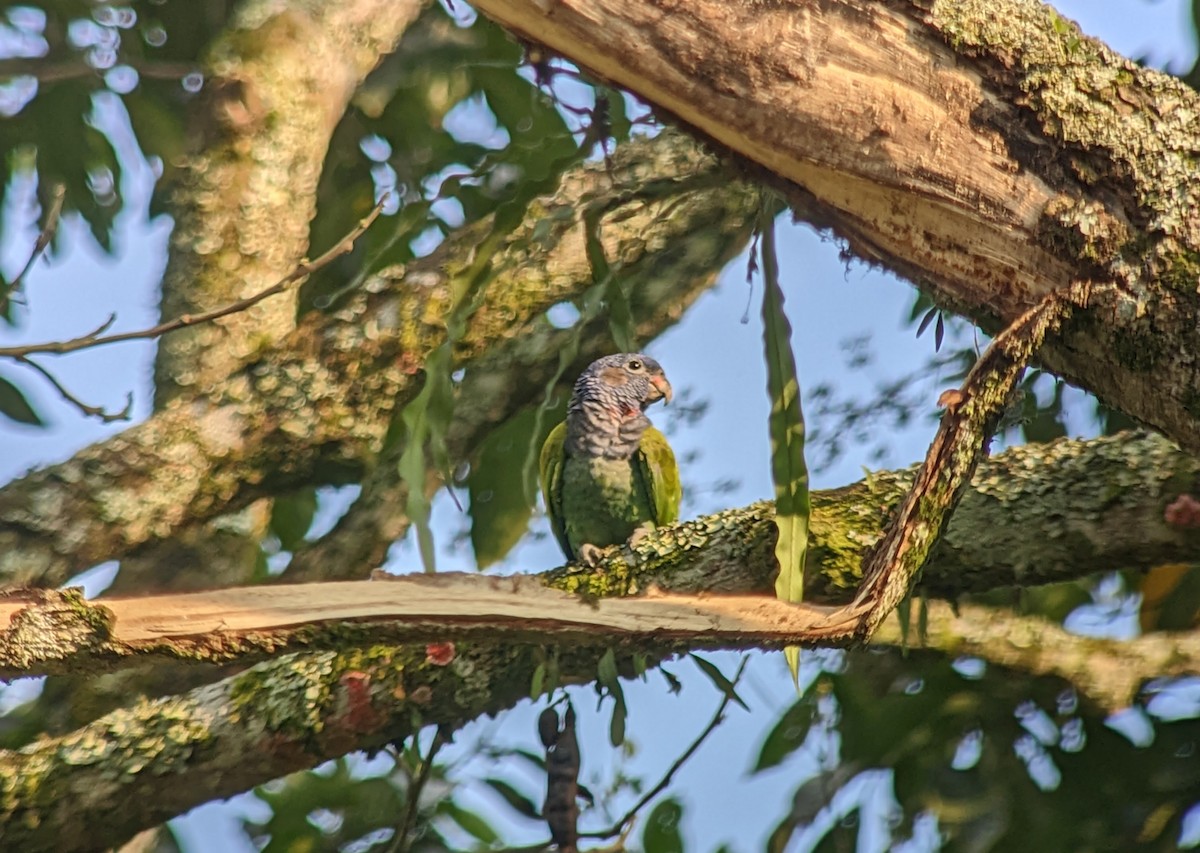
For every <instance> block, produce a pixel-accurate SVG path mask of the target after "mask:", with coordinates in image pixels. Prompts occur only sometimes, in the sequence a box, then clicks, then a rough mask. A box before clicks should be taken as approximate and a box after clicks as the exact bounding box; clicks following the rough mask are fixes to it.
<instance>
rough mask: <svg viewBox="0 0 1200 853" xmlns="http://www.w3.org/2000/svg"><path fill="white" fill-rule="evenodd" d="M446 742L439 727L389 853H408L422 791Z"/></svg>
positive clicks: (418, 773)
mask: <svg viewBox="0 0 1200 853" xmlns="http://www.w3.org/2000/svg"><path fill="white" fill-rule="evenodd" d="M413 737H416V735H414V736H413ZM446 741H447V738H446V737H445V736H444V734H443V732H442V727H441V726H438V728H437V731H435V732H434V733H433V743H431V744H429V752H428V753H426V755H425V760H424V761H422V762H421V769H420V770H418V771H417V778H416V779H415V780H414V781H413V783H412V785H411V786H410V787H409V789H408V805H407V806H405V808H404V817H403V819H402V820H401V821H400V824H399V825H398V826H397V827H396V836H395V837H394V838H393V839H392V843H391V846H390V847H388V853H408V849H409V846H408V834H409V833H410V832H412V828H413V825H414V824H415V823H416V822H417V805H418V803H419V801H420V799H421V791H422V790H424V788H425V784H426V783H427V782H428V781H429V775H430V773H431V772H432V771H433V759H434V758H436V757H437V754H438V751H439V750H440V749H441V748H442V745H443V744H445V743H446Z"/></svg>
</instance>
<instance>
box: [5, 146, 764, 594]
mask: <svg viewBox="0 0 1200 853" xmlns="http://www.w3.org/2000/svg"><path fill="white" fill-rule="evenodd" d="M646 174H652V175H654V179H653V180H652V181H651V182H650V184H649V185H646V184H645V183H644V176H645V175H646ZM718 174H720V175H723V174H724V173H723V172H721V171H720V168H719V166H718V165H717V164H716V163H715V161H713V160H712V159H711V158H709V157H707V156H705V155H702V154H701V153H700V152H699V151H698V149H697V148H696V147H695V146H694V145H693V144H691V143H689V142H687V141H685V140H683V139H681V138H679V137H677V136H673V135H666V136H662V137H659V138H657V139H655V140H640V141H638V142H636V143H633V144H631V145H630V146H626V147H625V151H624V152H623V153H618V156H617V157H615V158H614V171H613V173H612V176H611V177H610V174H609V172H608V171H607V169H606V168H605V167H604V165H602V164H601V165H595V166H589V167H586V168H581V169H579V170H577V171H575V172H573V173H571V174H569V175H567V176H566V177H565V178H564V181H563V185H562V189H561V190H560V191H559V192H558V193H556V194H555V195H553V196H550V197H547V198H544V199H540V200H539V202H538V204H537V205H536V206H535V207H536V210H534V211H533V212H531V213H530V214H529V215H528V216H527V218H526V220H525V222H524V223H523V224H522V225H521V227H520V228H518V229H517V230H516V231H515V232H514V233H513V234H512V235H511V237H510V239H509V240H508V242H507V244H506V246H505V247H504V248H503V249H502V250H501V251H500V252H499V253H498V254H497V256H496V259H495V262H496V264H495V265H496V269H497V270H499V271H500V272H499V273H498V274H497V276H496V279H495V280H494V281H492V282H491V283H490V284H489V286H488V288H487V291H486V293H485V295H484V297H483V302H482V305H481V306H480V308H479V310H477V311H476V312H475V313H474V314H472V316H471V317H470V319H469V321H468V324H467V330H466V334H465V336H464V337H463V339H462V340H461V341H460V343H459V345H458V346H457V347H456V348H455V351H454V353H453V362H454V364H453V367H454V368H466V369H467V373H468V375H470V374H471V373H472V371H473V370H474V369H475V368H477V367H478V368H479V370H480V372H481V373H487V374H490V375H491V380H492V381H491V384H490V385H489V390H488V393H487V394H486V395H485V396H484V399H486V400H490V401H493V403H495V406H494V407H493V408H491V409H482V408H481V409H480V412H482V413H483V415H482V416H481V419H477V420H476V421H475V423H477V424H479V423H496V422H498V421H499V420H502V419H503V418H504V417H507V416H509V415H511V414H513V413H515V412H516V411H518V410H519V409H520V408H521V407H522V406H524V405H527V404H528V403H530V402H533V401H535V400H538V399H540V394H541V393H542V390H543V388H544V386H545V383H546V381H547V380H548V379H549V378H550V373H551V372H552V371H553V366H554V363H555V359H554V358H553V354H554V353H555V352H556V351H557V350H558V349H560V348H561V347H562V341H563V335H564V332H563V330H558V329H555V328H554V327H553V326H552V325H551V324H550V323H549V322H548V321H547V320H546V319H545V317H544V314H545V312H546V310H547V309H549V308H550V307H551V306H553V305H555V304H557V303H559V302H562V301H571V300H574V299H578V298H579V297H580V296H582V295H583V294H584V293H586V292H587V291H588V289H589V288H591V287H592V286H593V281H592V277H591V271H590V269H589V268H588V266H587V261H586V254H585V253H584V251H583V243H584V236H583V233H582V225H581V223H580V220H579V214H578V211H579V209H580V208H581V207H583V206H584V203H585V202H586V201H588V200H591V199H607V200H609V201H611V202H612V203H613V204H612V209H611V210H610V211H609V213H608V215H607V216H606V217H605V227H604V235H605V241H606V243H607V244H608V246H607V248H608V251H609V252H610V253H612V254H613V255H614V256H620V257H621V258H622V259H623V261H624V263H625V266H624V268H623V270H624V272H625V274H626V275H627V277H628V281H629V282H630V283H631V286H636V289H634V290H632V291H631V293H632V294H635V299H634V300H633V303H632V307H633V309H634V311H635V312H636V313H635V316H637V317H639V318H641V320H642V321H643V322H653V323H656V324H658V327H659V328H661V327H662V326H663V325H666V323H667V322H668V318H669V316H670V314H671V310H672V308H671V307H670V306H674V305H676V304H678V303H679V302H681V301H682V302H683V303H684V304H686V303H687V302H689V301H690V300H691V299H694V298H695V295H696V294H697V293H699V292H700V291H702V290H703V289H704V288H705V287H707V286H708V285H709V284H710V283H711V282H712V281H713V279H714V277H715V273H716V271H717V270H719V269H720V267H721V266H722V265H723V264H724V263H725V262H726V261H727V260H728V259H729V258H730V257H731V256H732V255H733V254H734V253H735V252H736V251H737V250H738V249H739V248H740V247H741V246H742V245H744V243H745V241H746V239H747V238H748V234H749V231H750V227H751V222H752V218H753V210H754V205H755V203H756V199H757V193H756V192H755V191H754V190H753V189H752V188H750V187H749V186H747V185H745V184H739V183H736V182H730V181H728V180H723V181H722V185H721V186H719V187H717V188H713V187H712V184H713V183H714V182H713V180H712V178H713V176H714V175H718ZM614 180H615V182H616V183H615V185H614V183H613V181H614ZM643 186H650V188H651V190H652V191H651V190H647V191H646V192H645V193H643V192H641V188H642V187H643ZM668 207H669V208H670V215H669V216H664V215H662V212H663V211H664V210H666V209H667V208H668ZM559 212H562V213H569V215H557V214H558V213H559ZM550 213H554V214H556V215H549V214H550ZM546 223H551V227H550V229H549V231H548V232H547V233H546V234H545V235H544V236H543V235H542V233H541V230H544V229H545V227H546ZM488 227H489V222H487V221H484V222H481V223H479V225H478V227H472V228H467V229H463V230H462V231H461V233H458V234H456V235H453V236H452V237H451V238H449V239H448V240H447V241H446V243H444V244H443V246H442V247H441V248H440V249H439V250H438V251H437V252H434V253H433V254H432V255H430V256H429V257H427V258H424V259H422V260H420V261H417V262H414V263H412V264H410V265H408V266H407V267H405V268H403V269H391V270H385V271H384V272H383V273H382V274H381V275H380V276H378V277H376V278H375V279H373V280H372V281H371V282H368V284H367V285H366V286H365V288H364V290H363V292H360V293H359V294H358V295H357V296H356V297H355V298H354V299H353V300H351V302H350V303H349V304H348V305H347V306H346V307H344V308H343V309H341V310H340V311H338V312H337V313H336V314H335V315H333V316H324V315H318V314H311V315H309V316H308V318H307V319H306V321H305V322H304V323H302V324H301V326H300V327H299V328H298V329H297V330H296V331H295V332H294V333H293V334H292V335H291V336H289V338H288V339H287V341H286V342H285V343H284V345H282V346H280V347H276V348H268V349H267V350H266V351H265V352H262V353H260V354H259V356H258V357H257V358H256V359H255V360H253V361H252V362H250V363H249V364H246V365H244V366H243V367H242V368H241V369H240V370H238V371H235V372H234V373H233V375H231V376H230V377H229V378H228V380H227V382H226V384H225V385H224V386H223V390H222V392H221V393H220V394H219V395H218V394H213V395H212V396H209V397H207V398H196V399H189V400H180V401H178V402H177V403H175V404H172V405H169V406H167V407H166V408H165V409H163V410H162V411H160V412H158V413H156V414H155V415H154V416H153V417H151V418H150V419H149V420H148V421H146V422H145V423H143V424H140V425H138V426H136V427H134V428H132V429H130V430H127V431H125V432H123V433H121V434H120V435H118V436H116V437H114V438H112V439H109V440H107V441H104V442H101V443H100V444H97V445H94V446H92V447H90V448H87V449H85V450H83V451H81V452H80V453H79V454H77V455H76V456H75V457H74V458H73V459H71V460H69V461H68V462H66V463H63V464H61V465H56V466H52V467H50V468H47V469H45V470H43V471H39V472H36V473H33V474H30V475H29V476H27V477H25V478H23V479H21V480H17V481H15V482H13V483H11V484H9V485H8V486H6V487H5V488H4V489H0V578H2V579H3V581H4V582H6V583H9V584H14V585H34V584H40V585H53V584H58V583H62V582H63V581H65V580H66V579H67V578H69V577H70V576H71V575H72V574H74V573H75V572H78V571H81V570H82V569H84V568H87V567H88V566H90V565H94V564H95V563H97V562H100V561H103V560H108V559H119V558H120V557H122V556H124V555H126V554H129V553H130V552H131V551H132V550H133V549H134V548H139V547H143V546H146V545H148V544H150V543H153V542H157V541H162V540H164V539H167V538H170V537H172V536H173V535H175V534H177V533H178V532H179V531H180V530H181V529H184V528H186V527H188V526H191V525H194V524H196V523H198V522H202V521H205V520H207V519H210V518H213V517H216V516H219V515H222V514H225V513H227V512H230V511H232V510H236V509H239V508H241V507H243V506H246V505H247V504H249V503H250V502H252V501H253V500H256V499H257V498H259V497H264V496H270V495H274V494H279V493H281V492H285V491H287V490H288V489H294V488H299V487H301V486H305V485H313V484H320V483H327V482H331V481H344V480H345V479H346V478H347V476H348V475H349V474H355V473H359V472H361V471H362V470H363V469H364V467H366V463H367V461H368V460H370V459H372V458H373V457H374V456H375V455H376V454H377V453H378V452H379V450H380V448H381V447H382V445H383V441H384V436H385V434H386V432H387V428H388V424H389V423H390V421H391V418H392V415H393V413H394V412H395V411H397V410H398V409H399V408H400V407H402V406H403V405H404V404H405V403H406V402H407V401H409V400H411V399H412V398H413V397H414V396H415V395H416V393H417V392H418V391H419V390H420V387H421V384H422V374H421V372H420V367H421V365H422V364H423V363H424V359H425V357H426V356H427V354H428V353H429V352H430V351H431V350H432V349H433V348H435V347H437V346H439V345H440V344H441V343H442V342H443V341H444V340H445V335H446V329H445V326H444V324H443V323H442V322H440V320H441V318H442V317H443V316H444V312H445V308H446V306H447V305H448V304H449V300H450V299H451V293H450V274H449V271H450V270H452V269H454V265H455V264H456V263H457V262H459V261H460V259H461V258H464V257H468V256H469V254H470V253H471V252H472V251H473V250H474V247H475V245H476V243H477V242H478V239H479V235H480V234H481V233H485V232H486V229H487V228H488ZM535 229H541V230H539V231H538V238H537V239H536V240H533V239H532V235H533V234H534V231H535ZM701 232H702V237H701V238H700V239H697V240H696V241H695V242H690V243H689V251H687V252H679V251H677V249H678V247H679V246H680V245H681V244H682V243H683V242H685V241H689V240H690V239H691V238H693V237H695V236H696V235H697V234H698V233H701ZM653 318H658V319H657V320H655V319H653ZM589 330H590V332H591V333H592V334H595V335H597V337H594V338H588V339H586V340H585V341H584V346H583V347H582V351H583V352H584V353H590V352H595V351H597V349H598V348H599V347H601V346H602V344H601V343H600V340H601V337H599V336H600V335H603V339H604V340H607V331H606V330H603V329H601V328H598V327H596V326H590V327H587V328H584V329H573V330H571V332H570V334H580V333H586V332H589ZM298 437H303V440H298ZM33 506H36V507H39V511H38V512H30V511H29V508H30V507H33ZM176 568H182V567H176ZM364 568H367V567H364Z"/></svg>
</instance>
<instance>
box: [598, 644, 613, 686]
mask: <svg viewBox="0 0 1200 853" xmlns="http://www.w3.org/2000/svg"><path fill="white" fill-rule="evenodd" d="M596 678H597V679H598V680H599V682H600V683H601V684H602V685H603V686H605V687H609V688H611V687H612V686H613V685H615V684H617V654H616V652H614V651H613V650H612V649H608V650H607V651H605V652H604V656H603V657H601V658H600V662H599V663H597V664H596Z"/></svg>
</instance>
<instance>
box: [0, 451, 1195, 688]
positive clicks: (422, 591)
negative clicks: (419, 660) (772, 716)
mask: <svg viewBox="0 0 1200 853" xmlns="http://www.w3.org/2000/svg"><path fill="white" fill-rule="evenodd" d="M1063 444H1066V445H1073V446H1068V447H1059V446H1057V445H1056V446H1055V447H1054V448H1053V449H1052V450H1050V456H1049V458H1040V457H1039V454H1041V453H1045V452H1046V451H1047V450H1048V448H1038V447H1036V446H1035V447H1022V448H1016V449H1014V450H1011V451H1009V452H1007V453H1004V454H1002V455H1000V456H999V457H997V458H996V459H995V460H988V461H986V462H985V463H983V464H982V465H981V466H980V468H979V470H978V473H977V476H976V479H975V486H974V488H973V490H972V491H970V492H968V493H967V495H966V496H965V497H964V499H963V502H962V508H963V511H962V512H961V513H960V514H958V515H956V517H955V521H954V522H953V523H952V524H951V527H950V530H949V531H948V532H947V535H946V536H945V538H944V540H943V542H942V544H941V546H940V547H939V549H938V552H937V555H936V556H935V558H934V559H933V560H932V561H931V562H930V563H929V565H928V566H926V568H925V570H924V574H923V580H922V586H921V588H922V589H923V590H924V592H925V593H926V594H929V595H935V596H944V597H951V598H957V597H958V596H959V595H961V594H962V593H963V592H966V591H971V592H985V591H987V590H989V589H993V588H995V587H997V586H1001V585H1013V584H1017V583H1019V584H1022V585H1025V586H1028V585H1032V584H1036V583H1046V582H1051V581H1064V580H1070V579H1074V578H1078V577H1082V576H1084V575H1087V574H1090V573H1093V572H1095V571H1096V570H1097V569H1098V568H1100V567H1111V568H1132V567H1143V568H1148V567H1150V566H1152V565H1155V564H1159V563H1164V562H1176V561H1189V560H1191V561H1194V560H1196V559H1197V558H1198V557H1200V541H1197V540H1196V537H1194V536H1190V535H1187V533H1186V531H1182V530H1179V529H1177V528H1175V527H1173V526H1171V525H1170V524H1168V523H1167V521H1166V520H1165V518H1164V507H1165V506H1166V505H1167V504H1169V503H1170V500H1171V498H1172V496H1173V492H1174V489H1175V488H1177V487H1176V486H1172V485H1171V483H1172V482H1175V483H1179V482H1185V481H1186V482H1195V478H1196V476H1197V473H1198V472H1200V468H1198V467H1197V466H1198V463H1197V462H1196V461H1195V460H1193V459H1191V458H1189V457H1187V456H1185V455H1184V454H1181V453H1179V452H1178V451H1172V449H1171V448H1170V446H1169V445H1167V444H1166V443H1165V442H1164V441H1162V440H1161V439H1157V438H1152V437H1138V436H1130V435H1126V436H1121V437H1118V438H1113V439H1099V440H1095V441H1092V442H1073V443H1072V442H1065V443H1063ZM1151 463H1152V464H1151ZM1172 463H1174V465H1172ZM1139 465H1140V466H1145V469H1144V470H1139V468H1138V466H1139ZM912 476H913V475H912V472H911V471H910V472H901V473H899V474H895V473H888V472H881V473H880V474H877V475H874V476H873V478H872V480H870V481H864V482H863V483H859V484H857V485H855V486H853V487H849V488H846V489H840V490H836V491H835V492H831V493H830V492H826V493H821V492H818V493H815V494H814V496H813V498H814V500H813V504H814V512H813V517H812V531H811V535H812V539H811V545H810V552H811V554H812V557H811V562H810V564H809V567H808V569H809V571H810V573H811V574H812V575H814V576H815V577H812V580H811V581H810V590H809V592H810V593H812V595H813V596H815V597H817V598H818V600H820V599H824V600H825V601H828V600H829V599H830V597H831V594H832V595H838V594H839V591H840V597H841V598H843V599H844V598H846V597H847V594H848V593H849V592H850V591H852V590H854V589H855V588H856V587H857V586H858V585H859V582H860V579H861V577H862V575H861V564H862V562H863V555H864V554H865V553H871V552H877V551H878V547H879V546H878V544H877V543H879V542H880V541H883V540H882V538H881V537H882V536H883V525H884V523H885V519H886V516H887V515H888V508H889V507H890V506H892V505H894V504H895V503H896V502H898V501H899V500H901V499H902V498H903V496H904V495H905V494H906V493H907V489H908V483H909V482H911V478H912ZM1100 484H1104V485H1103V487H1102V486H1101V485H1100ZM1113 484H1121V486H1120V487H1119V494H1116V493H1114V492H1113V491H1112V489H1113V488H1114V486H1113ZM1014 518H1017V519H1020V523H1016V524H1014V523H1013V520H1014ZM773 530H774V527H773V523H772V513H771V506H770V504H766V503H763V504H754V505H752V506H750V507H747V508H745V509H741V510H726V511H724V512H720V513H716V514H713V515H710V516H706V517H704V518H700V519H697V520H695V521H691V522H685V523H683V524H680V525H676V526H673V527H668V528H663V529H661V530H659V531H656V532H654V533H653V534H651V535H649V536H647V537H646V538H645V539H644V540H642V541H640V542H639V543H638V545H637V546H636V547H635V549H634V550H633V551H630V550H628V549H614V550H613V551H611V552H610V553H609V554H608V559H607V561H606V562H605V563H604V564H603V565H602V567H601V569H600V570H596V571H590V570H585V569H583V568H581V567H576V566H566V567H563V568H561V569H556V570H554V571H552V572H548V573H545V574H543V575H536V576H530V577H524V578H522V577H516V578H491V577H483V576H461V575H435V576H431V577H428V578H426V577H416V578H414V577H411V576H404V577H403V579H399V580H396V581H392V582H390V583H387V584H383V583H370V584H367V583H363V582H361V581H358V582H343V583H324V584H307V585H298V584H291V585H278V586H268V587H262V586H259V587H249V588H236V589H229V590H217V591H213V592H204V593H190V594H181V595H165V596H153V597H142V598H112V599H104V600H100V601H96V602H83V601H82V600H81V599H79V597H78V595H77V594H76V593H57V592H48V591H47V592H13V593H11V594H10V597H9V598H7V599H0V676H4V677H11V676H14V675H31V674H37V673H53V672H71V671H81V670H82V671H88V672H94V671H96V670H97V669H111V668H116V667H120V666H126V665H129V664H132V663H135V662H141V661H142V660H144V659H145V657H146V656H148V655H152V656H157V657H161V658H168V659H178V660H184V661H196V662H200V661H206V662H226V661H238V662H241V663H249V662H253V661H257V660H261V659H262V658H263V657H266V656H268V655H272V654H278V653H280V652H282V651H293V650H300V649H331V648H333V649H337V648H342V647H343V646H344V645H345V644H346V643H347V642H354V643H361V644H369V643H379V642H389V643H396V642H409V641H412V642H425V641H434V640H437V639H438V638H439V637H444V636H448V635H449V636H454V637H458V638H471V639H476V640H479V639H486V640H488V641H491V642H497V641H507V642H515V641H521V642H525V641H530V640H536V639H538V638H545V637H547V636H554V638H555V642H556V643H558V644H563V645H566V644H574V645H578V646H584V647H586V646H590V645H594V644H599V645H605V644H611V643H612V642H613V641H614V637H623V638H624V639H625V640H631V639H633V638H635V637H636V638H642V639H641V642H642V644H643V645H647V644H649V645H653V644H655V643H658V644H659V646H658V647H659V648H660V650H661V651H670V650H671V649H673V648H675V644H676V642H678V641H685V642H686V643H687V644H688V645H689V647H697V648H699V647H709V646H716V647H746V646H754V645H763V644H766V645H786V644H787V643H789V642H795V643H801V644H813V643H821V644H829V643H843V644H844V643H849V642H852V641H853V639H854V636H853V635H854V631H853V630H849V631H848V630H846V627H845V625H843V624H841V623H840V622H838V621H836V620H831V619H830V618H829V617H830V615H831V614H833V613H835V612H837V611H835V609H834V608H832V607H821V606H804V607H791V606H788V605H783V604H780V603H778V602H775V601H773V600H772V599H767V598H763V599H759V598H747V597H746V596H747V595H748V594H751V595H759V596H764V595H766V594H767V593H769V591H770V590H771V589H772V584H773V582H774V575H775V572H776V564H775V561H774V551H773V546H774V540H773V535H774V534H773ZM1031 543H1032V544H1031ZM1027 560H1028V562H1025V561H1027ZM544 586H547V587H553V588H555V589H557V590H565V591H567V592H570V593H572V594H573V595H582V596H583V599H582V602H590V601H593V600H595V599H597V598H611V597H614V596H627V595H631V594H634V593H636V592H638V591H640V590H645V589H648V588H651V587H657V588H660V589H661V590H665V592H661V593H656V594H655V595H654V596H650V597H646V598H640V599H631V600H626V599H620V600H617V601H605V602H603V603H602V604H599V605H596V606H595V608H593V607H592V605H590V604H586V603H582V602H581V600H579V599H576V598H574V597H572V596H565V597H562V598H561V599H560V598H559V597H557V596H559V593H557V592H555V591H554V590H553V589H543V588H542V587H544ZM722 594H726V595H728V597H725V596H724V595H722ZM729 594H732V595H729ZM672 595H678V596H683V597H681V598H672V597H671V596H672ZM696 596H700V597H698V598H697V597H696ZM852 627H853V626H852Z"/></svg>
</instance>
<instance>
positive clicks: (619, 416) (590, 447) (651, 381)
mask: <svg viewBox="0 0 1200 853" xmlns="http://www.w3.org/2000/svg"><path fill="white" fill-rule="evenodd" d="M663 399H666V400H667V401H668V402H669V401H670V399H671V384H670V383H669V382H667V378H666V376H665V375H664V374H663V369H662V366H661V365H660V364H659V363H658V362H657V361H655V360H654V359H653V358H651V357H650V356H648V355H643V354H642V353H629V352H626V353H617V354H615V355H606V356H604V357H603V358H598V359H596V360H595V361H593V362H592V363H591V364H590V365H588V368H587V370H585V371H584V372H583V373H581V374H580V376H579V379H577V380H576V381H575V390H574V392H573V393H572V394H571V403H570V405H569V406H568V408H567V452H568V453H572V454H583V455H587V456H605V457H608V458H614V459H628V458H629V457H630V456H631V455H633V452H634V451H635V450H636V449H637V446H638V442H639V441H641V438H642V433H644V432H645V431H646V428H647V427H648V426H650V421H649V419H648V418H647V417H646V416H645V414H643V413H644V412H645V410H646V407H647V406H649V405H650V404H651V403H655V402H657V401H659V400H663Z"/></svg>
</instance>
